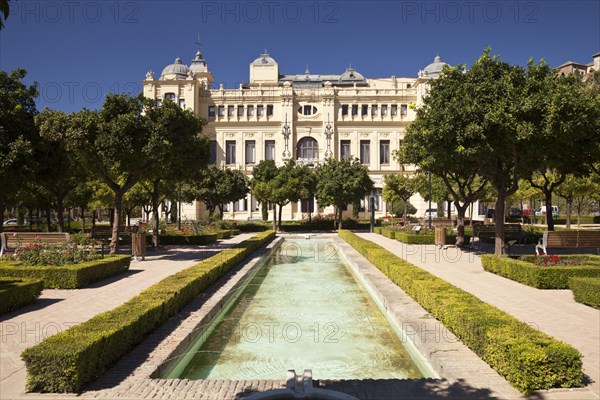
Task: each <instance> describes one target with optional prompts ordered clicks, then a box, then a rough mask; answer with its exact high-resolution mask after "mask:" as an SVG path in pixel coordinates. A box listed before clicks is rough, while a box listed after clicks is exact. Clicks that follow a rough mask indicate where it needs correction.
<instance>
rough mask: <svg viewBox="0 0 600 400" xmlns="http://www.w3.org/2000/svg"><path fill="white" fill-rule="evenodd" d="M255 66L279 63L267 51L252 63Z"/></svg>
mask: <svg viewBox="0 0 600 400" xmlns="http://www.w3.org/2000/svg"><path fill="white" fill-rule="evenodd" d="M252 64H254V65H274V64H277V61H275V60H274V59H273V57H271V56H270V55H269V53H267V52H266V51H265V52H264V53H263V54H261V55H260V57H258V58H257V59H256V60H254V61H252Z"/></svg>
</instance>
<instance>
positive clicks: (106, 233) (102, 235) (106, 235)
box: [92, 225, 130, 257]
mask: <svg viewBox="0 0 600 400" xmlns="http://www.w3.org/2000/svg"><path fill="white" fill-rule="evenodd" d="M129 231H130V229H129V228H128V227H126V226H121V227H120V228H119V232H121V233H122V232H129ZM92 240H94V241H95V242H96V243H98V244H99V245H100V248H101V254H102V257H104V246H106V245H108V244H109V243H110V241H111V240H112V226H110V225H92ZM120 240H122V238H121V237H119V241H120Z"/></svg>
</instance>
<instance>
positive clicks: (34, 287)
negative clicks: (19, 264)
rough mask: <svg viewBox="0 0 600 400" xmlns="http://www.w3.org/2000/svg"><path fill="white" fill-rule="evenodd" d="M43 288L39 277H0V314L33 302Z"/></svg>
mask: <svg viewBox="0 0 600 400" xmlns="http://www.w3.org/2000/svg"><path fill="white" fill-rule="evenodd" d="M43 288H44V285H43V282H42V280H41V279H29V278H0V314H4V313H6V312H8V311H12V310H16V309H18V308H21V307H23V306H26V305H28V304H31V303H33V302H35V299H37V298H38V296H39V295H40V294H41V293H42V289H43Z"/></svg>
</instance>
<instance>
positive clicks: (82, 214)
mask: <svg viewBox="0 0 600 400" xmlns="http://www.w3.org/2000/svg"><path fill="white" fill-rule="evenodd" d="M81 233H85V206H81Z"/></svg>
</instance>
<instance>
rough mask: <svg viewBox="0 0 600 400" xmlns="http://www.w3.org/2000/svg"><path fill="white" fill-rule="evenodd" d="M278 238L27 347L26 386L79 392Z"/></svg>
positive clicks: (244, 247)
mask: <svg viewBox="0 0 600 400" xmlns="http://www.w3.org/2000/svg"><path fill="white" fill-rule="evenodd" d="M274 236H275V233H274V232H273V231H269V232H263V233H260V234H258V235H256V236H254V237H253V238H251V239H249V240H246V241H244V242H242V243H239V244H237V245H236V246H234V247H232V248H230V249H226V250H223V251H221V252H220V253H218V254H217V255H215V256H213V257H211V258H208V259H206V260H203V261H201V262H200V263H198V264H195V265H193V266H192V267H189V268H187V269H185V270H183V271H180V272H178V273H176V274H174V275H171V276H169V277H167V278H165V279H163V280H162V281H160V282H158V283H156V284H155V285H153V286H151V287H149V288H148V289H146V290H144V291H143V292H142V293H140V294H139V295H137V296H135V297H133V298H132V299H130V300H129V301H127V302H126V303H125V304H123V305H121V306H119V307H117V308H114V309H113V310H111V311H107V312H105V313H102V314H99V315H97V316H95V317H94V318H92V319H90V320H88V321H87V322H84V323H82V324H79V325H77V326H74V327H72V328H70V329H68V330H66V331H64V332H62V333H59V334H57V335H54V336H52V337H50V338H48V339H46V340H44V341H42V342H41V343H39V344H38V345H36V346H33V347H30V348H28V349H26V350H25V351H24V352H23V353H22V354H21V357H22V358H23V360H24V361H25V365H26V367H27V375H28V376H27V390H29V391H39V392H54V393H58V392H78V391H80V390H81V389H82V387H83V386H84V385H85V384H87V383H89V382H91V381H93V380H94V379H95V378H97V377H98V376H100V375H101V374H102V373H104V372H105V371H106V370H107V369H108V368H109V367H110V366H111V365H112V364H114V363H115V362H116V361H118V360H119V359H120V358H122V357H123V356H125V354H127V352H129V351H130V350H131V349H132V348H133V347H134V346H135V345H137V344H138V343H140V342H141V341H142V340H143V339H144V337H145V336H146V335H147V334H149V333H150V332H152V331H153V330H154V329H156V328H158V327H159V326H160V325H161V324H163V323H164V322H165V321H166V320H168V319H169V318H171V317H173V316H174V315H176V314H177V312H178V311H179V310H180V309H181V308H182V307H184V306H185V305H186V304H187V303H189V302H190V301H191V300H192V299H194V298H195V297H197V296H198V295H199V294H200V293H202V292H203V291H204V290H205V289H206V288H208V287H209V286H210V285H211V284H213V283H214V282H215V281H216V280H217V279H219V278H220V277H221V276H223V275H224V274H225V273H226V272H227V271H229V270H230V269H231V268H232V267H234V266H235V265H237V264H238V263H239V262H240V261H242V260H243V259H244V258H245V257H246V256H247V255H249V254H250V253H251V252H252V251H254V250H256V249H257V248H259V247H260V246H262V245H263V244H265V243H267V242H268V241H270V240H272V239H273V237H274Z"/></svg>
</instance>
